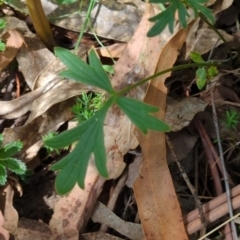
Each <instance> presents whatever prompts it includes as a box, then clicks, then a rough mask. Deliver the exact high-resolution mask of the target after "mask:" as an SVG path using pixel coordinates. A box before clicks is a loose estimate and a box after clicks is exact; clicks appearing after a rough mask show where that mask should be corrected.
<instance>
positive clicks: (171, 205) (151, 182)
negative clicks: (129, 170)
mask: <svg viewBox="0 0 240 240" xmlns="http://www.w3.org/2000/svg"><path fill="white" fill-rule="evenodd" d="M186 36H187V31H185V30H180V31H179V32H178V33H177V34H176V35H175V36H174V37H173V38H172V39H171V40H170V41H169V42H168V43H167V44H166V46H165V47H164V49H163V50H162V52H161V54H160V57H159V61H158V65H157V68H156V72H160V71H162V70H164V69H167V68H170V67H172V66H173V64H174V62H175V61H176V58H177V56H178V51H179V49H181V47H182V45H183V43H184V42H185V39H186ZM169 75H170V73H167V74H164V75H161V76H159V77H157V78H156V79H154V81H151V84H150V85H149V88H148V91H147V94H146V96H145V99H144V101H145V102H146V103H148V104H151V105H155V106H157V107H159V108H160V109H161V111H159V112H158V113H157V115H156V116H157V117H159V118H160V119H164V115H165V111H164V110H165V107H166V94H167V89H166V87H165V85H164V82H165V79H166V78H167V77H168V76H169ZM138 137H139V142H140V145H141V148H142V152H143V157H144V160H143V167H142V172H141V174H140V177H139V178H138V179H137V181H136V183H135V184H134V193H135V197H136V201H137V204H138V210H139V215H140V218H141V223H142V226H143V229H144V234H145V237H146V239H151V240H154V239H156V240H159V239H166V240H167V239H169V240H172V239H182V240H183V239H188V237H187V235H186V232H185V228H184V225H183V222H182V215H181V210H180V207H179V203H178V199H177V196H176V193H175V189H174V186H173V182H172V179H171V174H170V172H169V169H168V165H167V159H166V145H165V135H164V133H161V132H153V131H151V132H149V133H148V134H147V135H146V136H145V135H143V134H142V133H140V132H139V131H138Z"/></svg>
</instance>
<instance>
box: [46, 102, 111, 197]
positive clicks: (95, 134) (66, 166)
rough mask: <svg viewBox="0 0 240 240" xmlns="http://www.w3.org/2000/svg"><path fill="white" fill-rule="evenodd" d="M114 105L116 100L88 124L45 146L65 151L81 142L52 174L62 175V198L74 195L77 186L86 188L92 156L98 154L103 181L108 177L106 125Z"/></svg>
mask: <svg viewBox="0 0 240 240" xmlns="http://www.w3.org/2000/svg"><path fill="white" fill-rule="evenodd" d="M112 103H113V98H109V99H108V101H107V102H106V103H105V104H104V105H103V106H102V108H101V109H100V110H99V111H98V112H97V113H96V114H95V115H94V116H93V117H91V118H90V119H88V120H87V121H86V122H84V123H83V124H81V125H80V126H78V127H76V128H74V129H72V130H70V131H67V132H64V133H62V134H60V135H58V136H57V137H55V138H52V139H49V140H47V141H46V142H45V144H47V145H48V146H50V147H59V146H61V147H63V146H66V145H69V144H70V143H72V142H74V141H77V140H79V142H78V143H77V145H76V147H75V148H74V150H73V151H72V152H71V153H69V154H68V155H67V156H66V157H64V158H63V159H62V160H60V161H59V162H57V163H56V164H54V165H53V166H52V167H51V169H52V170H55V171H60V172H59V173H58V176H57V178H56V183H55V185H56V190H57V193H58V194H59V195H64V194H66V193H68V192H69V191H71V189H72V188H73V187H74V185H75V184H76V183H78V184H79V186H80V187H81V188H84V179H85V176H86V171H87V166H88V162H89V159H90V156H91V154H94V157H95V164H96V166H97V169H98V171H99V173H100V174H101V175H102V176H103V177H108V172H107V168H106V151H105V147H104V134H103V125H104V119H105V116H106V113H107V111H108V109H109V107H110V106H111V105H112Z"/></svg>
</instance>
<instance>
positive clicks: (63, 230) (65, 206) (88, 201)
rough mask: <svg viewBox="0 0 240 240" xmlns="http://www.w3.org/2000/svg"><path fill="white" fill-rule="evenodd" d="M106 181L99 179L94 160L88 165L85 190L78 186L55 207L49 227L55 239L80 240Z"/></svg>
mask: <svg viewBox="0 0 240 240" xmlns="http://www.w3.org/2000/svg"><path fill="white" fill-rule="evenodd" d="M104 182H105V179H102V178H99V174H98V171H97V169H96V167H95V165H94V164H93V159H92V160H90V164H89V165H88V169H87V174H86V178H85V189H84V190H83V189H81V188H80V187H79V186H78V184H76V185H75V187H74V188H73V189H72V191H71V192H70V193H69V194H67V195H65V196H62V197H61V198H60V199H59V201H58V202H57V203H56V204H55V206H54V213H53V216H52V219H51V220H50V223H49V226H50V228H51V230H52V232H53V236H54V239H57V237H58V238H60V239H65V238H67V239H69V240H78V239H79V233H80V232H81V231H82V229H84V227H85V226H86V224H87V222H88V219H89V218H90V215H91V212H92V209H93V207H94V205H95V202H96V200H97V198H98V196H99V194H100V192H101V189H102V186H103V183H104Z"/></svg>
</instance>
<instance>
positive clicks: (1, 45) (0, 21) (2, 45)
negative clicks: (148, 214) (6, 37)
mask: <svg viewBox="0 0 240 240" xmlns="http://www.w3.org/2000/svg"><path fill="white" fill-rule="evenodd" d="M6 24H7V23H6V21H5V20H4V19H3V18H0V29H4V28H5V27H6ZM5 49H6V44H5V43H4V42H3V41H2V40H0V51H1V52H3V51H5Z"/></svg>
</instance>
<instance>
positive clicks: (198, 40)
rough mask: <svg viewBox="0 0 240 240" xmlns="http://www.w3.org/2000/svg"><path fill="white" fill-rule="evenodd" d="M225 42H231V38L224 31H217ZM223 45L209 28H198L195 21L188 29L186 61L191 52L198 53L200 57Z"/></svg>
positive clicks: (197, 22) (197, 23)
mask: <svg viewBox="0 0 240 240" xmlns="http://www.w3.org/2000/svg"><path fill="white" fill-rule="evenodd" d="M218 31H219V32H220V33H221V34H222V36H223V37H224V39H225V40H226V41H227V42H230V41H233V36H231V35H229V34H227V33H226V32H225V31H223V30H221V29H219V30H218ZM221 44H223V42H222V40H220V39H219V36H218V35H217V34H216V33H215V32H214V31H213V30H212V29H210V28H199V20H198V21H196V22H195V23H194V24H193V26H192V27H191V29H190V33H189V34H188V37H187V39H186V59H188V58H189V56H190V53H191V52H193V51H194V52H198V53H199V54H200V55H202V54H205V53H207V52H209V51H210V50H211V49H213V48H216V47H218V46H219V45H221Z"/></svg>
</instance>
